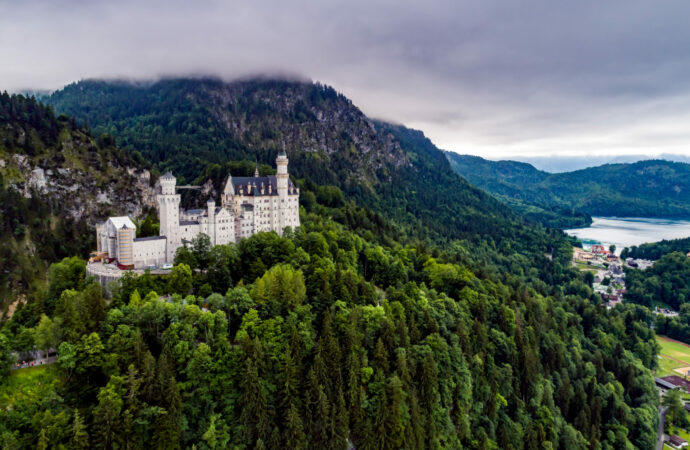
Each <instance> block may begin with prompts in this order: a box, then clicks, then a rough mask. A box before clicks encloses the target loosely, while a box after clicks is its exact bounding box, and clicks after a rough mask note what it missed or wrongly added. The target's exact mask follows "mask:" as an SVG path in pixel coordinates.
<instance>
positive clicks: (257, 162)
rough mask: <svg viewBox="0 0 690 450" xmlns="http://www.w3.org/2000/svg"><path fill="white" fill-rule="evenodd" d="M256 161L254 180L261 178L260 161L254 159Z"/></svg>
mask: <svg viewBox="0 0 690 450" xmlns="http://www.w3.org/2000/svg"><path fill="white" fill-rule="evenodd" d="M254 161H256V168H255V169H254V178H259V160H258V159H256V158H255V159H254Z"/></svg>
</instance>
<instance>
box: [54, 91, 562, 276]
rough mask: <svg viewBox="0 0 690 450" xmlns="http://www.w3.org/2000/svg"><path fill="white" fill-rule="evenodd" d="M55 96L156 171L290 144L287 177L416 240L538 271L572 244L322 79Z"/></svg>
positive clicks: (267, 159)
mask: <svg viewBox="0 0 690 450" xmlns="http://www.w3.org/2000/svg"><path fill="white" fill-rule="evenodd" d="M47 101H49V102H50V103H51V104H53V105H54V107H55V108H56V110H58V111H60V112H64V113H66V114H69V115H72V116H74V117H76V118H77V120H79V121H81V122H87V123H88V124H89V125H90V126H93V127H94V129H95V130H96V131H99V132H103V133H109V134H111V135H113V136H115V137H116V138H117V140H118V143H119V144H121V145H122V146H123V147H125V148H128V149H131V150H132V151H135V152H140V153H141V154H142V155H143V156H144V157H145V158H147V159H150V160H151V161H152V163H154V165H155V167H156V168H157V169H158V170H160V171H163V170H168V169H171V170H173V172H174V173H175V174H176V175H178V176H181V177H182V182H184V181H194V182H195V183H196V182H203V181H204V180H205V179H206V178H207V177H208V176H209V175H213V174H216V177H222V176H225V173H224V169H225V168H227V167H228V166H227V162H228V161H229V160H249V161H253V160H254V159H256V160H258V161H259V162H260V163H265V164H273V161H274V158H275V155H276V154H277V152H278V151H280V150H281V149H285V150H286V151H287V153H288V156H289V157H290V173H291V174H292V175H293V176H294V177H296V178H298V179H302V185H303V187H305V188H307V189H306V190H310V189H311V190H313V189H316V187H317V186H323V185H335V186H337V187H338V188H340V189H341V190H342V191H343V192H344V193H345V195H346V197H347V198H348V199H350V200H354V201H355V202H357V203H358V204H360V205H363V206H366V207H369V208H371V209H373V210H375V211H377V212H378V213H381V214H384V215H385V216H386V217H388V218H389V219H390V220H391V221H392V222H393V223H394V224H395V225H396V226H397V227H398V228H399V231H400V232H401V233H403V234H406V235H408V236H409V237H413V238H415V239H420V240H424V239H433V240H436V241H452V240H459V239H464V240H466V241H468V242H471V243H474V244H478V243H486V244H487V245H486V246H485V248H490V249H496V248H498V249H502V250H505V252H506V253H511V254H512V253H513V252H523V253H525V254H529V255H531V258H530V261H534V263H535V264H536V265H538V266H541V265H542V264H541V263H540V262H539V259H541V258H544V254H545V253H548V252H551V251H552V250H553V247H554V242H563V241H562V238H561V237H559V236H557V235H552V234H551V233H550V232H546V231H544V230H541V229H534V230H532V229H528V228H527V227H526V226H525V223H524V220H523V219H522V218H521V217H520V216H519V215H517V214H515V213H513V212H512V211H511V210H510V209H509V208H507V207H505V206H504V205H503V204H501V203H500V202H499V201H497V200H495V199H494V198H493V197H491V196H490V195H488V194H486V193H484V192H483V191H481V190H479V189H477V188H475V187H474V186H471V185H470V184H469V183H467V182H466V181H465V180H464V179H462V178H460V177H458V176H457V175H455V174H454V173H453V171H452V169H451V168H450V165H449V164H448V161H447V160H446V158H445V156H444V154H443V152H441V151H440V150H438V149H437V148H436V147H435V146H434V145H433V144H432V143H431V142H430V141H429V140H428V139H426V138H425V137H424V135H423V134H422V133H421V132H418V131H413V130H409V129H406V128H404V127H402V126H394V125H390V124H386V123H380V122H375V121H372V120H370V119H368V118H367V117H366V116H365V115H364V114H363V113H362V112H361V111H360V110H359V109H358V108H356V107H355V106H354V105H353V104H352V102H351V101H350V100H348V99H347V98H345V97H344V96H342V95H341V94H338V93H337V92H336V91H335V90H333V89H332V88H330V87H326V86H323V85H320V84H313V83H305V82H288V81H271V80H249V81H237V82H230V83H228V82H222V81H218V80H213V79H197V80H190V79H169V80H162V81H159V82H156V83H153V84H147V85H133V84H128V83H122V82H105V81H82V82H79V83H75V84H71V85H69V86H67V87H65V88H64V89H63V90H61V91H58V92H55V93H54V94H53V95H52V96H51V97H50V98H49V99H47ZM220 169H223V170H220ZM303 190H304V189H303Z"/></svg>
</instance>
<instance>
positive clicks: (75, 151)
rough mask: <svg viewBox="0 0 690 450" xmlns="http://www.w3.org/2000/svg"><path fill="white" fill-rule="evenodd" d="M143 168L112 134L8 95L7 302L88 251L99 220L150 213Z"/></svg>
mask: <svg viewBox="0 0 690 450" xmlns="http://www.w3.org/2000/svg"><path fill="white" fill-rule="evenodd" d="M137 167H139V164H138V163H136V162H135V161H134V160H133V159H132V158H131V157H130V156H129V155H127V154H126V153H125V152H122V151H120V150H118V149H117V148H115V146H114V143H113V141H112V139H110V140H108V139H96V138H94V137H93V136H91V135H90V134H89V132H88V131H86V130H85V129H82V128H79V127H78V126H77V125H76V123H75V121H74V120H73V119H69V118H67V117H55V115H54V114H53V112H52V110H51V109H48V108H46V107H43V106H41V105H39V104H38V103H37V102H36V101H35V100H34V99H29V98H25V97H23V96H18V95H17V96H9V95H8V94H7V93H4V94H2V95H0V305H2V304H4V303H5V302H4V300H5V299H7V298H12V297H13V296H14V295H15V294H17V293H23V292H26V290H27V289H29V288H30V285H31V283H32V282H33V281H35V280H41V279H43V278H44V274H45V269H46V268H47V263H49V262H54V261H56V260H58V259H60V258H62V257H65V256H71V255H81V256H86V255H87V254H88V251H89V250H90V249H91V248H92V247H93V243H92V241H93V236H94V234H93V231H92V228H91V227H92V226H93V225H94V223H95V222H96V221H97V220H98V219H100V218H103V217H105V216H107V215H110V214H115V213H118V214H132V215H138V214H139V213H141V212H142V209H143V208H144V206H145V205H144V204H143V203H142V195H141V193H142V192H144V191H145V190H146V189H147V188H148V184H147V182H146V178H145V176H142V177H140V176H139V175H143V174H144V172H143V170H139V169H137Z"/></svg>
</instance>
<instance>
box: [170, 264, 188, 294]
mask: <svg viewBox="0 0 690 450" xmlns="http://www.w3.org/2000/svg"><path fill="white" fill-rule="evenodd" d="M191 289H192V269H190V268H189V266H188V265H187V264H178V265H176V266H174V267H173V268H172V271H171V272H170V275H169V276H168V290H169V291H170V292H171V293H173V294H180V295H187V294H189V291H190V290H191Z"/></svg>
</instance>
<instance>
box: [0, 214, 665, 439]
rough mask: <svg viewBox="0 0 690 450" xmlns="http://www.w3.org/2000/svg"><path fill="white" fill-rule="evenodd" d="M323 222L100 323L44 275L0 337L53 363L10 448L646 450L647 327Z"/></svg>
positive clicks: (201, 266)
mask: <svg viewBox="0 0 690 450" xmlns="http://www.w3.org/2000/svg"><path fill="white" fill-rule="evenodd" d="M332 212H333V210H332V208H326V207H325V206H323V205H319V204H315V205H313V207H312V208H311V210H310V211H307V210H305V209H303V211H302V217H301V219H302V226H301V227H300V228H299V229H297V230H295V231H288V232H287V233H286V235H285V236H284V237H279V236H277V235H276V234H275V233H259V234H256V235H254V236H252V237H251V238H249V239H245V240H242V241H241V242H240V243H239V244H237V245H235V244H230V245H221V246H215V247H211V246H210V244H209V241H208V239H207V238H204V237H200V238H199V239H196V240H195V241H194V242H193V243H192V244H191V245H190V246H189V248H182V249H180V251H178V254H177V256H176V261H175V262H176V266H175V267H174V269H173V271H172V273H171V274H170V275H169V276H165V277H156V276H152V275H142V276H140V277H132V276H126V277H124V278H123V279H122V281H121V283H120V284H119V285H117V286H113V287H112V288H113V296H112V299H111V300H110V302H109V303H106V301H105V300H104V299H103V297H102V295H101V289H100V286H98V285H97V284H94V283H92V282H90V281H89V280H86V281H84V278H83V274H84V262H83V261H81V262H80V261H79V260H78V259H76V258H70V259H66V260H64V261H62V262H60V263H56V264H54V265H53V266H51V270H50V275H51V276H50V287H49V290H48V292H47V293H46V296H45V300H44V302H43V304H42V307H41V308H40V310H41V311H42V312H41V315H40V316H39V315H38V310H35V311H30V310H28V309H27V310H26V311H25V310H24V308H22V309H21V310H20V311H18V312H17V313H16V314H15V315H14V316H13V318H12V320H11V321H10V322H8V323H6V324H5V326H4V328H3V329H2V332H1V333H0V342H2V343H3V344H5V348H4V350H3V351H4V352H7V351H8V350H9V349H14V350H16V351H26V350H29V349H32V348H38V349H47V348H57V349H59V359H58V362H57V364H56V365H54V366H51V367H49V368H48V369H45V372H43V375H42V378H40V387H38V388H36V389H35V390H33V391H32V395H20V394H19V392H13V391H12V390H11V389H9V388H3V391H4V392H7V393H8V394H9V395H7V394H6V395H5V396H4V397H3V400H2V401H0V406H2V407H3V410H6V411H7V413H5V414H3V418H2V420H0V434H1V436H2V439H3V442H4V444H5V445H6V446H9V447H12V446H26V447H37V448H47V446H48V443H50V445H66V446H70V447H74V448H86V447H89V446H93V447H96V448H125V447H126V448H141V447H143V446H144V445H147V446H148V447H155V448H166V449H167V448H179V447H190V446H192V445H195V446H196V448H227V447H238V448H346V447H347V445H348V443H351V444H353V445H355V446H356V447H357V448H460V447H468V448H505V449H510V448H525V449H536V448H544V446H545V445H546V446H550V447H553V448H569V449H570V448H622V447H626V446H630V445H633V446H635V447H637V448H650V447H651V446H652V445H653V442H654V439H655V429H656V420H657V409H656V408H657V404H658V395H657V393H656V389H655V387H654V384H653V380H652V377H651V375H650V372H649V369H650V368H652V367H654V364H655V363H656V344H655V341H654V334H653V332H652V331H651V330H650V329H649V328H648V326H647V324H648V323H649V322H650V321H651V320H652V319H651V316H650V314H649V313H648V312H646V311H645V310H643V309H642V308H640V307H636V306H634V305H630V306H621V307H619V308H617V309H615V310H612V311H607V310H606V309H604V308H600V307H599V306H597V305H596V303H595V302H593V299H594V298H593V297H591V291H588V288H587V286H586V284H585V283H584V282H583V281H582V280H581V279H579V275H578V274H577V273H576V272H573V271H572V269H569V271H568V272H567V273H565V274H564V276H566V277H568V278H570V279H572V281H571V283H570V284H569V285H567V287H566V289H565V290H564V291H563V290H562V289H560V288H555V289H554V288H549V290H550V291H552V292H553V294H547V295H542V294H539V293H537V292H536V291H535V290H534V289H533V288H531V287H530V286H529V284H525V283H524V282H523V281H520V280H519V279H517V278H515V277H513V276H506V277H505V278H504V280H500V279H497V278H495V277H484V276H477V274H474V273H473V272H472V271H471V270H469V269H468V267H466V266H464V265H463V264H461V263H458V262H457V259H458V258H457V255H455V254H454V253H453V252H445V251H444V252H442V251H440V250H438V249H425V248H424V246H410V245H402V244H400V243H395V244H393V245H392V246H389V245H382V244H381V243H380V242H379V239H377V238H372V234H373V233H367V232H366V231H365V230H364V229H360V231H359V232H357V233H355V232H353V231H349V230H348V229H347V228H346V227H345V226H343V225H341V224H338V223H336V222H333V221H332V220H330V219H328V217H329V216H330V215H331V213H332ZM371 225H373V224H371ZM363 236H366V238H365V237H363ZM385 240H387V241H391V242H394V241H395V240H394V237H393V236H387V237H386V239H385ZM575 294H585V295H587V294H589V299H587V298H582V297H580V296H578V295H575ZM3 356H4V355H3ZM5 360H6V358H5ZM7 406H11V407H10V408H7Z"/></svg>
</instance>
